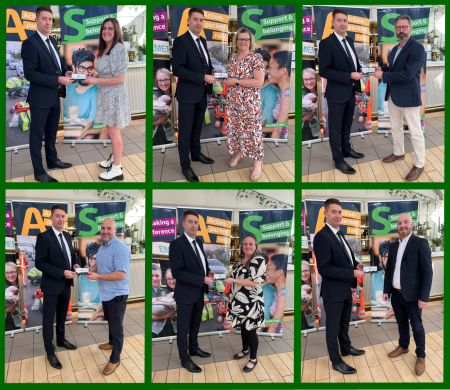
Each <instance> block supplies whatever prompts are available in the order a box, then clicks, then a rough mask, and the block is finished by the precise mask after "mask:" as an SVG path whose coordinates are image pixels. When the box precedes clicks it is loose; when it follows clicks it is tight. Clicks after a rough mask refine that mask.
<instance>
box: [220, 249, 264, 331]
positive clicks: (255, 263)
mask: <svg viewBox="0 0 450 390" xmlns="http://www.w3.org/2000/svg"><path fill="white" fill-rule="evenodd" d="M249 261H250V265H249V269H248V271H247V270H246V269H245V266H244V265H243V264H242V263H241V262H240V261H238V262H236V263H235V264H234V265H233V268H232V269H231V272H230V277H231V278H233V279H247V280H251V281H253V282H256V283H258V284H257V285H256V286H255V287H244V286H241V285H238V284H232V285H231V292H230V301H229V303H228V313H227V320H228V321H231V326H232V327H233V328H236V327H237V326H245V329H247V330H252V329H261V328H263V327H264V297H263V289H262V283H263V282H264V280H265V278H266V271H267V266H266V262H265V260H264V258H263V257H261V256H257V257H254V258H253V259H251V260H249Z"/></svg>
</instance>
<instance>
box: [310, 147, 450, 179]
mask: <svg viewBox="0 0 450 390" xmlns="http://www.w3.org/2000/svg"><path fill="white" fill-rule="evenodd" d="M444 158H445V155H444V146H437V147H434V148H430V149H426V150H425V159H426V161H425V171H424V172H423V173H422V174H421V175H420V177H419V179H418V180H415V182H416V183H417V182H420V183H426V182H444ZM413 165H414V153H407V154H406V155H405V160H397V161H395V162H394V163H393V164H385V163H383V162H382V160H381V159H379V160H373V161H369V162H365V163H363V164H355V165H352V168H354V169H355V170H356V174H354V175H345V174H343V173H342V172H341V171H339V170H338V169H332V170H329V171H325V172H318V173H314V174H311V175H304V176H302V182H303V183H306V182H308V183H311V182H359V183H360V182H404V181H405V180H404V178H405V177H406V175H407V174H408V173H409V171H410V170H411V169H412V167H413Z"/></svg>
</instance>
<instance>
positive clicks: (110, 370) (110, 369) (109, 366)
mask: <svg viewBox="0 0 450 390" xmlns="http://www.w3.org/2000/svg"><path fill="white" fill-rule="evenodd" d="M119 364H120V362H119V363H116V364H113V363H111V362H108V364H107V365H106V367H105V369H104V370H103V374H104V375H111V374H112V373H113V372H114V371H116V368H117V367H119Z"/></svg>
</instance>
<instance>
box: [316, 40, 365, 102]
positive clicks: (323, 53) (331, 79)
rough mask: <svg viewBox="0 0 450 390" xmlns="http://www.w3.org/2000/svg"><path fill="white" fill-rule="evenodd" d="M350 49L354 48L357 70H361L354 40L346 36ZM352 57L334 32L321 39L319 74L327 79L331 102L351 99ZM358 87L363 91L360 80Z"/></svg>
mask: <svg viewBox="0 0 450 390" xmlns="http://www.w3.org/2000/svg"><path fill="white" fill-rule="evenodd" d="M346 38H347V43H348V45H349V50H353V52H354V54H355V57H356V66H357V68H356V71H357V72H360V71H361V65H360V64H359V61H358V56H357V54H356V50H355V45H354V44H353V40H352V39H351V38H350V37H348V36H346ZM350 61H351V59H350V58H348V55H347V53H346V51H345V50H344V48H343V47H342V44H341V43H340V42H339V39H337V37H336V35H335V34H334V33H332V34H330V36H329V37H327V38H325V39H323V40H321V41H320V44H319V75H320V77H323V78H325V79H327V89H326V91H325V97H326V98H327V101H328V102H330V103H346V102H348V101H349V100H350V98H351V96H352V94H353V93H354V91H353V80H352V78H351V74H352V71H353V70H352V65H351V63H350ZM356 89H357V90H358V91H361V82H360V81H359V80H358V83H357V84H356Z"/></svg>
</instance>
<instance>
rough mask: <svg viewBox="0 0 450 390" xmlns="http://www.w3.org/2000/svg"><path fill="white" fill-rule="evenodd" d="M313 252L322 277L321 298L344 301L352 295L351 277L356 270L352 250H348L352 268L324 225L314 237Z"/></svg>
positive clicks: (340, 246) (352, 280)
mask: <svg viewBox="0 0 450 390" xmlns="http://www.w3.org/2000/svg"><path fill="white" fill-rule="evenodd" d="M347 245H348V243H347ZM349 248H350V245H349ZM313 250H314V254H315V256H316V261H317V269H318V271H319V274H320V275H321V276H322V286H321V292H320V295H321V296H323V299H324V300H325V301H330V302H339V301H344V300H346V299H347V298H348V297H349V296H350V295H351V294H352V287H356V284H355V283H356V278H355V277H354V276H353V271H354V270H355V269H356V266H357V265H358V262H357V261H356V260H355V255H354V254H353V251H352V249H351V248H350V252H351V254H352V261H353V267H352V265H351V264H350V261H349V260H348V257H347V255H346V253H345V249H344V248H343V247H342V245H341V244H340V242H339V239H338V238H337V237H336V235H335V234H334V233H333V232H332V230H331V229H330V228H329V227H328V225H325V226H324V227H323V228H322V229H321V230H320V232H318V233H317V234H316V235H315V236H314V247H313Z"/></svg>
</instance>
